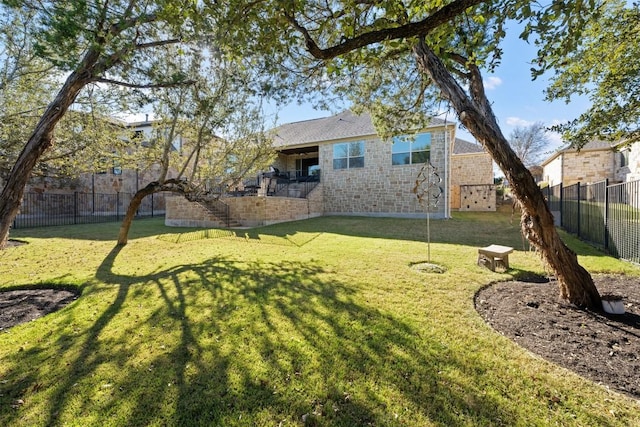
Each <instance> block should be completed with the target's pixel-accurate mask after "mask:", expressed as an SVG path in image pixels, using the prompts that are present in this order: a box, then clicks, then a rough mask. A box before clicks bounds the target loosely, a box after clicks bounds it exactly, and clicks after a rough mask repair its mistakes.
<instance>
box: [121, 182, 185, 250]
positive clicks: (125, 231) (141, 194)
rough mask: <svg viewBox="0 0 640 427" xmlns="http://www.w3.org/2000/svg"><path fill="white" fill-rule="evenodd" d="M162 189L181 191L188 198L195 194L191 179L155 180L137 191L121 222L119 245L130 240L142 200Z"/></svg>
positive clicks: (174, 191)
mask: <svg viewBox="0 0 640 427" xmlns="http://www.w3.org/2000/svg"><path fill="white" fill-rule="evenodd" d="M161 191H170V192H173V193H180V194H182V195H184V196H185V197H187V198H188V199H189V198H190V197H194V196H193V187H192V186H191V184H190V183H189V181H187V180H185V179H177V178H173V179H167V180H165V181H162V182H160V181H153V182H150V183H149V184H147V185H146V186H145V187H144V188H141V189H140V190H138V191H136V194H134V195H133V198H132V199H131V201H130V202H129V207H128V208H127V213H126V214H125V216H124V219H123V220H122V224H120V230H119V232H118V243H117V244H118V246H124V245H126V244H127V243H128V241H129V229H130V228H131V224H132V223H133V219H134V218H135V216H136V211H137V210H138V208H139V207H140V205H141V204H142V200H143V199H144V198H145V197H147V196H149V195H151V194H154V193H159V192H161Z"/></svg>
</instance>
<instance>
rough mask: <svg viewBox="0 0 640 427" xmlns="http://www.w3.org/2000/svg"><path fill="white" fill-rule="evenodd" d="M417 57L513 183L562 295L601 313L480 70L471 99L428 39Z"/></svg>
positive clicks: (532, 237)
mask: <svg viewBox="0 0 640 427" xmlns="http://www.w3.org/2000/svg"><path fill="white" fill-rule="evenodd" d="M414 54H415V56H416V58H417V61H418V65H419V67H420V69H421V70H422V71H423V72H425V73H426V74H428V75H429V77H430V78H431V79H432V81H433V82H434V84H435V85H436V86H437V87H438V89H439V90H440V91H441V93H442V95H443V96H444V98H446V99H447V100H448V101H449V102H450V103H451V105H452V106H453V108H454V109H455V110H456V112H457V114H458V117H459V118H460V121H461V122H462V124H463V125H464V126H465V127H466V128H467V129H468V130H469V132H471V134H472V135H473V136H474V137H475V138H476V139H477V140H478V141H480V143H482V145H483V146H484V147H485V148H486V149H487V151H488V152H489V154H491V157H492V158H493V160H494V161H495V162H496V163H497V164H498V166H499V167H500V169H501V170H502V172H503V173H504V174H505V177H506V178H507V179H508V180H509V182H510V183H511V186H512V190H513V193H514V195H515V197H516V199H517V200H518V202H519V204H520V206H521V209H522V231H523V233H524V235H525V236H526V237H527V239H528V240H529V241H530V242H531V243H532V244H533V245H534V246H535V247H536V248H537V249H538V250H539V251H540V253H541V254H542V257H543V259H544V261H545V262H546V263H547V264H548V265H549V267H550V268H552V269H553V271H554V272H555V274H556V276H557V279H558V284H559V287H560V295H561V297H562V298H564V299H566V300H568V301H570V302H571V303H573V304H575V305H577V306H579V307H585V308H590V309H594V310H600V309H601V303H600V294H599V293H598V290H597V289H596V287H595V285H594V283H593V279H592V278H591V275H590V274H589V273H588V272H587V271H586V270H585V269H584V268H583V267H582V266H580V264H578V259H577V256H576V254H575V253H574V252H573V251H571V249H569V248H568V247H567V246H566V245H565V244H564V243H563V242H562V240H561V239H560V236H559V235H558V232H557V230H556V228H555V225H554V222H553V215H552V214H551V211H550V210H549V208H548V206H547V204H546V201H545V199H544V195H543V194H542V191H541V190H540V188H539V187H538V185H537V184H536V183H535V181H534V179H533V176H532V175H531V173H530V172H529V170H528V169H527V168H526V167H525V166H524V165H523V164H522V162H521V161H520V159H519V158H518V157H517V156H516V154H515V153H514V151H513V150H512V149H511V146H510V145H509V143H508V142H507V140H506V139H505V137H504V136H503V135H502V132H501V130H500V127H499V126H498V124H497V122H496V119H495V116H494V115H493V111H492V109H491V106H490V104H489V102H488V100H487V98H486V96H485V94H484V88H483V86H482V76H481V75H480V71H479V70H478V68H477V67H476V66H475V65H473V64H472V65H469V64H465V65H467V66H468V67H469V68H470V94H471V96H469V95H467V94H466V93H465V91H464V90H463V89H462V88H461V87H460V85H459V84H458V83H457V81H456V80H455V79H454V78H453V76H452V75H451V73H450V72H449V71H448V70H447V68H446V67H445V65H444V64H443V63H442V61H441V60H440V59H439V58H438V57H437V55H436V54H435V53H434V52H433V51H432V50H431V49H429V47H428V46H427V45H426V43H425V41H424V40H420V41H419V43H418V44H417V45H416V46H415V47H414Z"/></svg>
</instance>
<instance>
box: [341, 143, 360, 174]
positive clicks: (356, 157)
mask: <svg viewBox="0 0 640 427" xmlns="http://www.w3.org/2000/svg"><path fill="white" fill-rule="evenodd" d="M363 167H364V141H358V142H347V143H344V144H334V146H333V168H334V169H351V168H363Z"/></svg>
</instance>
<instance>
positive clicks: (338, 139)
mask: <svg viewBox="0 0 640 427" xmlns="http://www.w3.org/2000/svg"><path fill="white" fill-rule="evenodd" d="M454 136H455V124H454V123H450V122H449V123H446V122H445V121H444V120H440V119H433V120H432V122H431V124H430V126H429V127H428V128H426V129H423V130H422V131H421V132H419V133H418V134H417V135H415V137H413V138H410V139H406V140H404V139H402V138H394V141H393V143H392V141H388V140H386V141H385V140H381V139H380V137H378V135H377V133H376V130H375V128H374V126H373V124H372V122H371V118H370V116H368V115H366V114H365V115H360V116H358V115H355V114H353V113H352V112H351V111H344V112H342V113H340V114H337V115H334V116H331V117H326V118H321V119H314V120H306V121H301V122H296V123H289V124H285V125H282V126H280V127H278V128H277V129H276V135H275V141H274V146H275V148H276V150H277V153H278V158H277V161H276V163H275V164H274V166H275V167H276V168H278V169H279V171H280V173H283V172H285V173H286V174H287V175H288V176H290V177H292V178H303V179H304V178H307V177H310V176H311V177H313V176H314V175H315V176H318V177H319V179H320V183H321V186H320V187H319V188H318V190H316V191H321V192H322V195H323V197H322V198H323V214H324V215H369V216H395V217H424V216H425V214H426V212H427V207H426V206H423V205H421V204H420V203H419V201H418V198H417V197H416V194H415V193H414V192H413V188H414V187H415V185H416V179H417V178H418V174H419V173H420V171H421V169H422V168H423V166H425V164H426V163H427V162H431V164H432V165H433V166H434V167H435V168H436V173H437V175H438V176H439V178H440V179H441V182H440V183H438V185H437V186H435V185H434V187H435V188H434V189H432V192H434V194H432V195H431V197H428V198H427V199H429V200H431V201H432V205H435V206H430V207H429V211H430V212H431V213H432V215H433V217H434V218H436V217H438V218H444V217H448V216H449V213H450V211H449V201H448V198H449V185H450V184H449V174H448V170H449V167H450V164H449V163H450V157H451V153H450V141H452V140H453V138H454ZM435 179H436V178H435V177H434V180H435ZM438 187H439V188H441V190H442V192H441V193H440V189H438ZM435 193H438V194H439V197H437V198H436V196H438V194H435Z"/></svg>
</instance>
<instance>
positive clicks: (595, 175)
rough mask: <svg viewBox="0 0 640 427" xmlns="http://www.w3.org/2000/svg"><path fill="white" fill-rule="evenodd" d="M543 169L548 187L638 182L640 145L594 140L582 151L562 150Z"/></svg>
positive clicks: (552, 156) (551, 157)
mask: <svg viewBox="0 0 640 427" xmlns="http://www.w3.org/2000/svg"><path fill="white" fill-rule="evenodd" d="M541 166H542V168H543V180H544V181H545V182H547V183H548V184H549V186H554V185H558V184H560V183H562V185H564V186H568V185H572V184H575V183H577V182H580V183H582V184H591V183H595V182H600V181H604V180H605V179H608V180H609V182H611V183H615V182H629V181H635V180H638V179H640V144H638V143H636V144H632V145H631V146H624V145H622V144H619V143H610V142H606V141H592V142H589V143H587V144H586V145H585V146H584V147H582V149H580V150H576V149H574V148H565V149H562V150H559V151H557V152H555V153H554V154H553V155H551V156H550V157H549V158H548V159H547V160H545V161H544V162H542V164H541Z"/></svg>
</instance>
